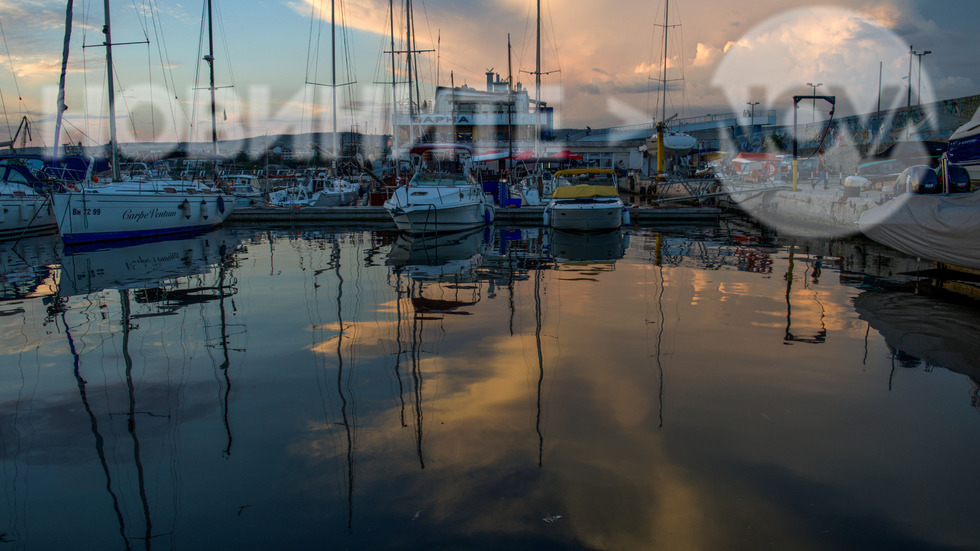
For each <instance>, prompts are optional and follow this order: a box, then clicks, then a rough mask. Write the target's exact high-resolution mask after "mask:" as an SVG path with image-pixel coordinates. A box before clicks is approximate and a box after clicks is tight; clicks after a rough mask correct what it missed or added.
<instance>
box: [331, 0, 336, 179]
mask: <svg viewBox="0 0 980 551" xmlns="http://www.w3.org/2000/svg"><path fill="white" fill-rule="evenodd" d="M335 4H336V0H330V72H331V82H330V83H331V85H332V88H333V161H332V162H331V166H332V168H333V172H334V175H335V176H336V171H337V22H336V19H335Z"/></svg>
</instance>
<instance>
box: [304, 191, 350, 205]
mask: <svg viewBox="0 0 980 551" xmlns="http://www.w3.org/2000/svg"><path fill="white" fill-rule="evenodd" d="M355 199H357V192H356V191H318V192H316V193H314V194H313V197H312V199H311V200H310V206H313V207H339V206H342V205H349V204H351V203H353V202H354V200H355Z"/></svg>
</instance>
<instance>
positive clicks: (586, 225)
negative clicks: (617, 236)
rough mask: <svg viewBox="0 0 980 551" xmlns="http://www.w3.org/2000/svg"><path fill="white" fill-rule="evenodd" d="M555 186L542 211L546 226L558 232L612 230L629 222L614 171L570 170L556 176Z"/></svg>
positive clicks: (602, 169) (557, 173)
mask: <svg viewBox="0 0 980 551" xmlns="http://www.w3.org/2000/svg"><path fill="white" fill-rule="evenodd" d="M555 179H556V180H557V181H558V186H557V187H555V191H554V193H552V196H551V201H549V202H548V206H547V207H546V208H545V211H544V219H545V225H546V226H549V227H551V228H554V229H559V230H574V231H595V230H614V229H616V228H619V227H620V226H622V225H623V224H624V223H626V224H628V223H629V211H627V210H626V206H625V205H624V204H623V200H622V199H620V197H619V190H618V188H617V187H616V171H614V170H612V169H609V168H573V169H568V170H559V171H558V172H556V173H555Z"/></svg>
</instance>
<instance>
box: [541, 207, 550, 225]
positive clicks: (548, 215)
mask: <svg viewBox="0 0 980 551" xmlns="http://www.w3.org/2000/svg"><path fill="white" fill-rule="evenodd" d="M550 218H551V213H550V212H548V209H545V211H544V220H543V221H544V225H545V226H547V225H548V221H549V220H550Z"/></svg>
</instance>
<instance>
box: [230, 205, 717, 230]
mask: <svg viewBox="0 0 980 551" xmlns="http://www.w3.org/2000/svg"><path fill="white" fill-rule="evenodd" d="M629 211H630V223H631V225H640V226H650V225H657V224H679V223H685V222H712V221H715V220H718V218H719V217H720V216H721V214H722V213H723V210H722V209H720V208H717V207H674V206H670V207H630V208H629ZM228 221H229V222H236V223H238V222H248V223H252V222H261V223H297V224H314V223H316V224H325V225H331V226H372V227H384V228H388V227H390V228H391V229H394V228H395V223H394V222H393V221H392V220H391V216H390V215H389V214H388V212H387V211H386V210H385V209H384V207H370V206H347V207H303V208H287V207H251V208H243V209H236V210H235V211H234V212H232V214H231V216H229V218H228ZM496 223H497V224H513V225H515V226H540V225H542V224H543V223H544V207H520V208H498V209H497V214H496Z"/></svg>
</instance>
